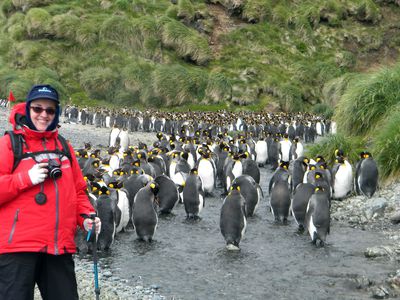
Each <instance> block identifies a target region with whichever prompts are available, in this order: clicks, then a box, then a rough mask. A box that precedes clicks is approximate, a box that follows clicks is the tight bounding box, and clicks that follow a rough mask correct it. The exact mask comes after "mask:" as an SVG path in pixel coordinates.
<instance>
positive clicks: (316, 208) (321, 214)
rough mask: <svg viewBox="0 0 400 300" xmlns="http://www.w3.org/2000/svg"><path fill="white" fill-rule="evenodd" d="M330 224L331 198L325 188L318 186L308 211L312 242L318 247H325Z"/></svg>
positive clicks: (308, 228)
mask: <svg viewBox="0 0 400 300" xmlns="http://www.w3.org/2000/svg"><path fill="white" fill-rule="evenodd" d="M330 222H331V215H330V211H329V198H328V196H327V195H326V192H325V191H324V188H323V187H320V186H317V187H316V188H315V190H314V194H313V195H312V196H311V198H310V201H309V202H308V206H307V211H306V227H307V230H308V233H309V234H310V236H311V240H312V242H313V243H314V244H315V245H316V246H317V247H322V246H324V245H325V241H326V236H327V235H328V234H329V232H330Z"/></svg>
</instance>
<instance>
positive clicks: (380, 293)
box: [372, 286, 389, 299]
mask: <svg viewBox="0 0 400 300" xmlns="http://www.w3.org/2000/svg"><path fill="white" fill-rule="evenodd" d="M388 296H389V292H388V290H387V289H386V288H385V287H383V286H378V287H376V288H374V289H373V290H372V297H374V298H375V299H385V298H387V297H388Z"/></svg>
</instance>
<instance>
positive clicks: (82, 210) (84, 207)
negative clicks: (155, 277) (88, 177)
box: [69, 145, 95, 228]
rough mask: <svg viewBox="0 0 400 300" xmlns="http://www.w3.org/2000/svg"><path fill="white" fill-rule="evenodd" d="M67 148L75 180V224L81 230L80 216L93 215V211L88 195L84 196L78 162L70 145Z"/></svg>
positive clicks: (84, 189)
mask: <svg viewBox="0 0 400 300" xmlns="http://www.w3.org/2000/svg"><path fill="white" fill-rule="evenodd" d="M69 148H70V149H69V150H70V153H71V158H72V166H71V167H72V172H73V174H74V178H75V189H76V193H77V211H76V217H77V223H78V225H79V226H80V227H81V228H83V220H84V218H83V217H82V214H84V215H90V214H91V213H95V210H94V208H93V206H92V205H91V204H90V201H89V198H88V195H87V194H86V188H87V186H86V182H85V179H84V178H83V174H82V171H81V168H80V167H79V163H78V160H77V159H76V156H75V151H74V149H73V148H72V146H71V145H70V147H69Z"/></svg>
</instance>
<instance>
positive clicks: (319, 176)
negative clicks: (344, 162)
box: [314, 171, 324, 179]
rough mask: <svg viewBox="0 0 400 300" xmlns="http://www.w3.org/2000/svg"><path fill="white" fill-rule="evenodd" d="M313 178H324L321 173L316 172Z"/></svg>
mask: <svg viewBox="0 0 400 300" xmlns="http://www.w3.org/2000/svg"><path fill="white" fill-rule="evenodd" d="M314 177H315V179H320V178H323V177H324V176H323V174H322V172H319V171H317V172H315V174H314Z"/></svg>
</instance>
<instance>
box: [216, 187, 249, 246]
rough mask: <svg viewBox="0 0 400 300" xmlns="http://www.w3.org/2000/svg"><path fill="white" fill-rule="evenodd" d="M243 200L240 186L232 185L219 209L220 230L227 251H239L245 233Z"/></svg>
mask: <svg viewBox="0 0 400 300" xmlns="http://www.w3.org/2000/svg"><path fill="white" fill-rule="evenodd" d="M246 224H247V222H246V208H245V200H244V198H243V196H242V194H241V193H240V186H239V185H236V184H232V186H231V188H230V192H229V194H228V195H227V196H226V197H225V199H224V202H223V203H222V207H221V214H220V223H219V226H220V229H221V233H222V236H223V237H224V239H225V242H226V248H227V249H228V250H240V248H239V243H240V241H241V239H242V238H243V236H244V233H245V231H246Z"/></svg>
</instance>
